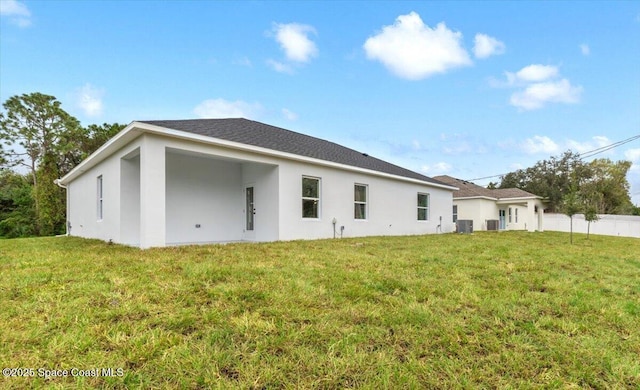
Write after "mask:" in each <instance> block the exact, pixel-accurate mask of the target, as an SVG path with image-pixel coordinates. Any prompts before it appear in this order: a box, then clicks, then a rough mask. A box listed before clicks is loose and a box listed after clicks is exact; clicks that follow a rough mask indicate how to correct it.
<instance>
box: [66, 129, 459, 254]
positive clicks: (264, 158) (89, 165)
mask: <svg viewBox="0 0 640 390" xmlns="http://www.w3.org/2000/svg"><path fill="white" fill-rule="evenodd" d="M57 182H58V184H60V185H61V186H66V188H67V226H68V234H70V235H74V236H80V237H90V238H99V239H102V240H112V241H113V242H116V243H123V244H128V245H133V246H139V247H141V248H149V247H157V246H166V245H179V244H194V243H212V242H232V241H275V240H294V239H314V238H331V237H343V236H344V237H354V236H370V235H408V234H426V233H436V232H450V231H452V230H453V222H452V221H451V207H452V195H451V194H452V191H453V190H455V188H454V187H452V186H450V185H447V184H444V183H441V182H439V181H437V180H434V179H432V178H429V177H426V176H424V175H421V174H419V173H416V172H412V171H410V170H407V169H404V168H401V167H398V166H396V165H393V164H390V163H387V162H384V161H382V160H379V159H376V158H374V157H371V156H368V155H367V154H364V153H360V152H356V151H355V150H352V149H349V148H346V147H343V146H340V145H338V144H335V143H332V142H328V141H325V140H322V139H318V138H314V137H310V136H307V135H303V134H300V133H295V132H292V131H289V130H285V129H281V128H278V127H274V126H270V125H266V124H263V123H259V122H254V121H250V120H246V119H200V120H168V121H144V122H132V123H131V124H130V125H128V126H127V127H126V128H125V129H123V130H122V131H121V132H120V133H118V134H117V135H116V136H114V137H113V138H112V139H111V140H109V141H108V142H107V143H105V144H104V145H103V146H102V147H100V149H98V150H97V151H96V152H95V153H93V154H92V155H91V156H89V157H88V158H87V159H86V160H84V161H83V162H82V163H80V164H79V165H78V166H77V167H75V168H74V169H73V170H72V171H71V172H69V173H68V174H67V175H66V176H64V177H63V178H61V179H59V180H57Z"/></svg>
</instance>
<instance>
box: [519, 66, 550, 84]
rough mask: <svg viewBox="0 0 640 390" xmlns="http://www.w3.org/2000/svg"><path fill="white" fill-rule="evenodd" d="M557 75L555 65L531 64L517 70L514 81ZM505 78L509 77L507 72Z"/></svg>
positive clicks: (540, 79)
mask: <svg viewBox="0 0 640 390" xmlns="http://www.w3.org/2000/svg"><path fill="white" fill-rule="evenodd" d="M557 75H558V68H557V67H555V66H551V65H540V64H532V65H529V66H525V67H524V68H522V69H520V70H519V71H517V72H516V74H515V79H514V81H515V80H517V81H525V82H538V81H545V80H548V79H550V78H554V77H556V76H557ZM507 78H509V73H508V72H507Z"/></svg>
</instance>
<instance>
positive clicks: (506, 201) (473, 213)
mask: <svg viewBox="0 0 640 390" xmlns="http://www.w3.org/2000/svg"><path fill="white" fill-rule="evenodd" d="M434 179H436V180H438V181H440V182H443V183H446V184H449V185H451V186H454V187H457V188H458V190H456V191H454V192H453V220H454V221H457V220H473V229H474V230H528V231H530V232H533V231H536V230H538V231H542V230H543V224H542V220H543V213H544V206H543V204H542V197H540V196H537V195H534V194H531V193H529V192H527V191H523V190H521V189H519V188H501V189H494V190H490V189H488V188H484V187H481V186H479V185H476V184H473V183H471V182H468V181H464V180H460V179H456V178H454V177H451V176H446V175H443V176H436V177H434Z"/></svg>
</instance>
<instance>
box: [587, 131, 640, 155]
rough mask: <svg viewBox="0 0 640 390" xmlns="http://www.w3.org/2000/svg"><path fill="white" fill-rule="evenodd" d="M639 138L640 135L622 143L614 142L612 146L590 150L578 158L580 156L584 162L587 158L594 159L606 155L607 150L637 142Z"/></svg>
mask: <svg viewBox="0 0 640 390" xmlns="http://www.w3.org/2000/svg"><path fill="white" fill-rule="evenodd" d="M638 138H640V134H639V135H634V136H633V137H629V138H627V139H625V140H622V141H618V142H614V143H612V144H611V145H606V146H602V147H599V148H597V149H593V150H590V151H588V152H584V153H581V154H578V156H580V159H581V160H583V159H585V158H589V157H593V156H595V155H597V154H600V153H604V152H606V151H607V150H611V149H613V148H617V147H618V146H622V145H624V144H627V143H629V142H632V141H635V140H637V139H638Z"/></svg>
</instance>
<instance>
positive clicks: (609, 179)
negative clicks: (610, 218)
mask: <svg viewBox="0 0 640 390" xmlns="http://www.w3.org/2000/svg"><path fill="white" fill-rule="evenodd" d="M630 168H631V162H630V161H617V162H615V163H614V162H612V161H611V160H609V159H608V158H607V159H596V160H593V161H591V162H589V163H588V164H586V165H585V169H586V171H587V172H588V175H583V180H582V181H581V182H580V183H579V185H580V192H581V193H583V194H584V195H583V196H584V197H585V198H586V199H593V200H596V203H595V204H594V205H593V206H594V207H595V208H596V212H597V213H599V214H630V213H631V212H632V211H633V204H632V203H631V198H630V196H629V188H630V186H629V182H628V181H627V172H628V171H629V169H630Z"/></svg>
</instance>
